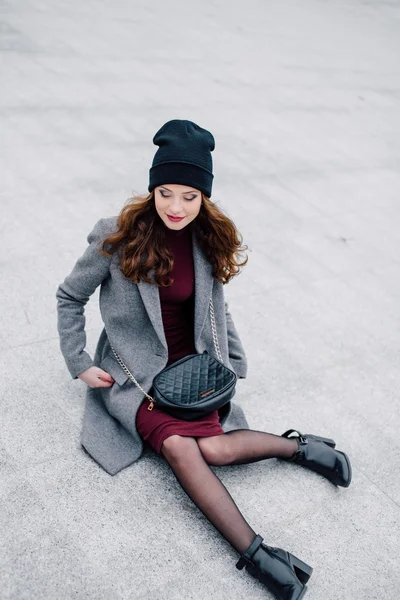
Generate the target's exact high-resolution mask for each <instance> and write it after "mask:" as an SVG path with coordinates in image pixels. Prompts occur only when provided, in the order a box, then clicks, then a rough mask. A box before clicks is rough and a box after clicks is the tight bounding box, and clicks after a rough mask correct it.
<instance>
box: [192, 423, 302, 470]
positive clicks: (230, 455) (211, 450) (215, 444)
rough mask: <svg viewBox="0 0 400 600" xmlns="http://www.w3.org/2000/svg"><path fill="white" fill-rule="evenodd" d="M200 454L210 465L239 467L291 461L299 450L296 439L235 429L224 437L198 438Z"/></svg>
mask: <svg viewBox="0 0 400 600" xmlns="http://www.w3.org/2000/svg"><path fill="white" fill-rule="evenodd" d="M197 443H198V445H199V448H200V451H201V453H202V454H203V457H204V459H205V461H206V462H207V463H208V464H210V465H215V466H223V465H240V464H243V463H252V462H256V461H258V460H264V459H266V458H291V457H292V456H293V455H294V454H295V453H296V452H297V450H298V448H299V447H298V444H297V442H296V440H295V439H288V438H284V437H281V436H280V435H274V434H272V433H265V432H264V431H253V430H251V429H236V430H235V431H228V433H225V434H223V435H216V436H212V437H202V438H197Z"/></svg>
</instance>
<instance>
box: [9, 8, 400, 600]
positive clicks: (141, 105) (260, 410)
mask: <svg viewBox="0 0 400 600" xmlns="http://www.w3.org/2000/svg"><path fill="white" fill-rule="evenodd" d="M399 40H400V5H399V2H396V1H394V0H393V1H391V2H390V1H382V2H379V1H374V0H346V1H344V0H338V1H335V2H328V1H323V0H305V1H304V2H298V1H296V0H288V1H287V2H272V1H269V2H268V1H264V2H262V1H258V0H248V1H247V2H240V1H236V0H235V1H231V2H228V1H226V0H225V1H222V0H214V1H211V0H203V2H190V1H186V2H183V1H182V0H171V1H170V2H162V1H161V0H154V1H153V2H151V3H149V2H145V1H144V0H135V1H132V0H114V1H111V0H100V1H97V2H95V1H93V0H87V1H86V2H78V1H77V0H69V2H66V1H61V0H21V1H20V2H11V0H3V1H2V2H1V4H0V53H1V54H0V57H1V69H0V72H1V82H0V89H1V92H0V125H1V167H0V168H1V172H0V182H1V183H0V195H1V212H0V220H1V230H0V231H1V242H2V243H1V248H2V251H1V259H0V261H1V282H2V286H1V287H2V294H1V296H0V314H1V323H2V326H1V330H0V341H1V352H0V358H1V375H2V383H1V399H0V419H1V422H0V490H1V491H0V532H1V534H0V597H1V599H2V600H6V599H7V600H9V599H12V600H21V599H24V600H25V599H29V600H30V599H46V600H47V599H49V600H53V599H57V600H70V599H72V598H74V599H76V598H78V599H79V600H81V599H90V600H95V599H96V600H114V599H116V600H117V599H118V600H119V599H146V600H175V599H187V598H191V599H196V600H197V599H202V598H207V599H218V600H219V599H225V598H226V599H228V598H229V599H230V600H238V599H241V598H254V599H257V598H260V599H261V598H270V597H271V596H270V595H269V594H268V592H267V591H266V590H265V588H264V587H263V586H262V585H261V584H259V583H258V582H256V581H254V580H253V579H252V578H251V577H249V576H248V575H247V574H246V573H245V572H239V571H237V570H236V569H235V562H236V558H237V557H236V554H235V552H234V551H233V550H232V549H231V548H230V547H228V545H227V543H225V542H224V540H223V539H222V538H220V536H219V535H218V534H217V533H216V532H215V531H214V529H213V528H212V527H211V526H210V525H209V524H208V522H207V521H206V520H205V518H204V517H203V516H201V515H200V514H199V513H198V511H197V509H196V508H195V507H194V506H193V505H192V504H191V502H190V501H189V500H188V498H187V497H186V496H185V494H184V492H183V491H182V490H181V488H180V487H179V486H178V484H177V483H176V481H175V479H174V477H173V475H172V474H171V472H170V471H169V469H168V467H167V465H166V464H165V463H164V462H163V461H162V460H161V459H160V458H159V457H158V456H156V455H155V454H154V453H152V452H147V454H146V455H145V456H144V457H143V458H142V459H140V460H139V461H138V462H137V463H135V464H134V465H132V466H131V467H129V468H128V469H126V470H124V471H122V472H121V473H119V474H118V475H117V476H115V477H111V476H110V475H108V474H107V473H105V472H104V471H102V470H101V468H100V467H99V466H98V465H97V464H96V463H95V462H94V461H93V460H92V459H91V458H90V457H89V456H88V455H87V454H85V452H84V451H83V450H82V449H81V447H80V444H79V435H80V428H81V420H82V414H83V407H84V392H85V386H84V384H83V383H82V382H81V381H72V380H71V379H70V376H69V374H68V372H67V370H66V367H65V365H64V362H63V358H62V356H61V353H60V351H59V343H58V336H57V330H56V309H55V306H56V301H55V291H56V288H57V286H58V284H59V283H60V282H61V281H62V280H63V279H64V277H65V276H66V275H67V274H68V273H69V271H70V270H71V268H72V266H73V264H74V262H75V260H76V259H77V258H78V256H80V254H81V253H82V252H83V250H84V249H85V247H86V235H87V234H88V232H89V231H90V230H91V228H92V226H93V224H94V223H95V222H96V221H97V220H98V219H99V218H101V217H106V216H110V215H112V214H117V213H118V211H119V210H120V209H121V207H122V205H123V204H124V202H125V200H126V199H127V198H128V197H129V196H130V195H131V194H132V190H134V191H137V192H144V191H145V190H146V187H147V181H148V168H149V166H150V162H151V160H152V157H153V154H154V151H155V147H154V146H153V145H152V137H153V135H154V133H155V132H156V130H157V129H158V128H159V127H160V126H161V125H162V124H163V123H164V122H165V121H167V120H169V119H172V118H184V119H191V120H194V121H196V122H198V123H199V124H200V125H202V126H203V127H206V128H208V129H210V130H211V131H212V132H213V133H214V135H215V137H216V142H217V145H216V150H215V152H214V165H215V185H214V190H213V192H214V193H213V198H214V199H215V200H218V201H219V203H220V205H221V206H222V207H223V208H224V209H225V210H226V211H227V212H228V214H229V215H230V216H231V217H232V218H233V219H234V220H235V222H236V223H237V225H238V227H239V229H240V231H241V232H242V233H243V236H244V240H245V242H247V244H248V246H249V249H250V252H249V256H250V259H249V263H248V266H247V267H246V268H245V269H244V271H243V273H242V274H241V276H240V277H238V278H237V279H236V280H234V281H233V282H232V283H231V284H230V285H229V286H228V287H227V289H226V294H227V299H228V300H229V302H230V308H231V312H232V315H233V317H234V319H235V322H236V325H237V328H238V330H239V332H240V334H241V336H242V339H243V343H244V345H245V348H246V351H247V354H248V359H249V365H250V369H249V376H248V378H247V379H246V380H244V381H240V382H239V384H238V393H237V397H236V398H237V401H238V402H239V403H240V404H241V406H242V407H243V408H244V410H245V412H246V415H247V417H248V420H249V423H250V426H252V427H253V428H256V429H261V430H267V431H271V432H275V433H282V432H283V431H285V430H286V429H288V428H290V427H296V428H298V429H300V430H301V431H303V432H306V433H307V432H309V433H316V434H320V435H321V434H322V435H329V436H333V437H334V438H335V439H336V441H337V443H338V447H339V448H340V449H343V450H345V451H346V452H347V453H348V454H349V456H350V457H351V459H352V463H353V470H354V473H353V483H352V485H351V486H350V488H349V489H343V488H338V489H337V488H334V487H333V486H332V485H331V484H330V483H329V482H328V481H326V480H325V479H323V478H322V477H320V476H318V475H316V474H314V473H311V472H308V471H305V470H303V469H301V468H299V467H295V466H293V465H289V464H287V463H280V462H278V461H276V460H270V461H264V462H260V463H256V464H252V465H244V466H238V467H231V468H229V467H225V468H216V469H215V470H216V472H217V473H218V475H219V476H220V477H221V479H222V480H223V482H224V483H225V484H226V485H227V487H228V489H229V490H230V491H231V493H232V495H233V496H234V498H235V500H236V501H237V503H238V505H239V507H240V508H241V510H242V511H243V513H244V515H245V516H246V518H247V519H248V520H249V522H250V523H251V525H252V526H253V528H254V529H255V530H256V531H257V532H260V533H261V534H262V535H263V536H264V538H265V540H266V542H267V543H269V544H271V545H277V546H280V547H283V548H286V549H288V550H290V551H292V552H294V553H295V554H297V555H298V556H300V557H301V558H303V559H304V560H305V561H307V562H309V563H310V564H311V565H312V566H313V567H314V574H313V577H312V578H311V580H310V584H309V592H308V594H307V600H308V598H309V599H310V600H321V599H322V598H323V599H324V600H354V599H357V600H370V599H385V600H394V599H397V598H398V589H399V585H400V578H399V568H398V556H399V553H400V523H399V521H400V509H399V503H400V479H399V464H400V441H399V439H400V438H399V433H398V428H399V425H400V419H399V417H400V406H399V388H400V369H399V360H400V352H399V341H400V328H399V320H400V309H399V307H400V268H399V267H400V265H399V263H400V258H399V256H400V254H399V250H400V243H399V242H400V236H399V225H400V223H399V214H400V208H399V202H400V197H399V193H400V169H399V167H400V142H399V139H400V110H399V109H400V76H399V72H400V60H399V56H400V54H399V52H400V43H399ZM100 329H101V320H100V316H99V313H98V309H97V298H96V297H95V298H94V299H93V300H91V302H90V303H89V305H88V307H87V333H88V347H89V350H90V351H91V352H93V349H94V346H95V343H96V340H97V336H98V334H99V331H100Z"/></svg>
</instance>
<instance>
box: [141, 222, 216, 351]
mask: <svg viewBox="0 0 400 600" xmlns="http://www.w3.org/2000/svg"><path fill="white" fill-rule="evenodd" d="M192 244H193V264H194V279H195V302H194V341H195V344H196V342H197V341H198V339H199V337H200V334H201V332H202V330H203V327H204V323H205V320H206V317H207V314H208V307H209V302H210V298H211V292H212V286H213V281H214V280H213V277H212V266H211V264H210V263H209V262H208V260H207V259H206V257H205V255H204V253H203V251H202V250H201V248H200V246H199V244H198V242H197V239H196V236H195V234H194V233H193V236H192ZM149 275H150V277H151V275H152V273H151V272H150V273H149ZM138 288H139V292H140V295H141V297H142V300H143V304H144V306H145V308H146V311H147V313H148V315H149V319H150V321H151V323H152V325H153V327H154V329H155V331H156V333H157V335H158V337H159V339H160V341H161V343H162V344H163V346H165V348H167V340H166V338H165V333H164V327H163V321H162V314H161V303H160V293H159V288H158V286H157V285H155V284H151V283H146V282H145V281H142V280H141V281H139V283H138Z"/></svg>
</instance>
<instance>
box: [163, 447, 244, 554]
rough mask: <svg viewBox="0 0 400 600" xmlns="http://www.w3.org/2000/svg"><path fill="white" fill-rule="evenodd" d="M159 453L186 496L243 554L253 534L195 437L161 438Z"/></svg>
mask: <svg viewBox="0 0 400 600" xmlns="http://www.w3.org/2000/svg"><path fill="white" fill-rule="evenodd" d="M221 437H222V436H221ZM161 454H162V455H163V456H164V458H165V460H166V461H167V462H168V464H169V466H170V467H171V469H172V470H173V472H174V474H175V477H176V479H177V480H178V482H179V483H180V485H181V486H182V488H183V489H184V491H185V492H186V493H187V495H188V496H189V498H191V500H192V501H193V502H194V503H195V505H196V506H197V507H198V508H199V509H200V510H201V512H202V513H203V514H204V516H205V517H206V518H207V519H208V520H209V521H210V523H211V524H212V525H213V526H214V527H215V528H216V529H217V530H218V531H219V533H220V534H221V535H222V536H223V537H224V538H225V539H226V540H227V541H228V542H229V543H230V544H231V546H232V547H233V548H234V549H235V550H237V552H239V553H240V554H242V553H243V552H244V551H245V550H246V549H247V548H248V547H249V545H250V544H251V543H252V541H253V540H254V538H255V537H256V534H255V532H254V531H253V530H252V528H251V527H250V525H249V524H248V523H247V522H246V521H245V519H244V518H243V516H242V514H241V512H240V511H239V509H238V507H237V506H236V504H235V502H234V501H233V499H232V497H231V495H230V494H229V492H228V490H227V489H226V488H225V486H224V485H223V484H222V483H221V481H220V480H219V479H218V477H217V476H216V475H215V473H213V471H212V470H211V469H210V467H209V466H208V464H207V463H206V461H205V460H204V458H203V455H202V453H201V452H200V449H199V446H198V443H197V442H196V440H195V439H194V438H191V437H181V436H179V435H173V436H171V437H169V438H167V439H166V440H165V441H164V443H163V445H162V448H161Z"/></svg>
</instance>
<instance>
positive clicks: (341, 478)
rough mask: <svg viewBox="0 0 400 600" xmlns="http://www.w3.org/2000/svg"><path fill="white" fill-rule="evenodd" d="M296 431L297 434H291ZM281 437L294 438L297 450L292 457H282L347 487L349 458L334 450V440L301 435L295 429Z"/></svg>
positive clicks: (349, 480)
mask: <svg viewBox="0 0 400 600" xmlns="http://www.w3.org/2000/svg"><path fill="white" fill-rule="evenodd" d="M292 433H297V436H292V435H291V434H292ZM282 437H286V438H290V439H295V440H296V441H297V444H298V450H297V452H296V453H295V454H294V455H293V456H292V458H288V459H284V460H288V461H290V462H295V463H297V464H298V465H301V466H302V467H306V468H307V469H310V470H311V471H315V472H316V473H319V474H320V475H323V476H324V477H326V478H327V479H329V481H331V482H332V483H334V484H335V485H340V486H342V487H349V485H350V482H351V464H350V459H349V457H348V456H347V454H345V453H344V452H339V451H338V450H335V446H336V444H335V442H334V441H333V440H331V439H329V438H324V437H320V436H318V435H311V434H306V435H302V434H301V433H300V432H299V431H297V430H296V429H289V430H288V431H285V433H284V434H282Z"/></svg>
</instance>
